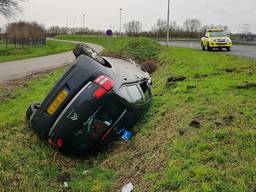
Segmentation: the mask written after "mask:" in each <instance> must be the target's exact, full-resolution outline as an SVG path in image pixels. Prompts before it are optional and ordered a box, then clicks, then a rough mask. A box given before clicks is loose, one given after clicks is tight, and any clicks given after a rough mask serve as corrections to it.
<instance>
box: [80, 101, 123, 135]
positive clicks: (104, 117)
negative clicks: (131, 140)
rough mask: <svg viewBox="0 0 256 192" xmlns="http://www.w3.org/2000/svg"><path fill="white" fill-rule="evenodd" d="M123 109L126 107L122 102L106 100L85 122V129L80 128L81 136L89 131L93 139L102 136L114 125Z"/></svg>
mask: <svg viewBox="0 0 256 192" xmlns="http://www.w3.org/2000/svg"><path fill="white" fill-rule="evenodd" d="M123 111H124V108H123V106H122V105H121V104H119V103H116V102H114V101H108V102H106V103H105V104H103V105H102V106H101V107H100V108H99V109H98V111H97V112H96V114H94V115H93V116H92V117H90V118H89V119H88V121H87V122H86V123H85V125H84V127H83V130H80V137H81V136H82V137H83V136H86V135H87V132H89V133H90V137H91V138H92V139H94V138H95V139H97V138H100V137H102V136H103V135H104V134H105V133H106V131H107V130H108V129H109V128H111V127H112V126H113V124H114V123H115V122H116V121H117V119H118V118H119V117H120V115H121V114H122V113H123ZM84 133H85V135H84Z"/></svg>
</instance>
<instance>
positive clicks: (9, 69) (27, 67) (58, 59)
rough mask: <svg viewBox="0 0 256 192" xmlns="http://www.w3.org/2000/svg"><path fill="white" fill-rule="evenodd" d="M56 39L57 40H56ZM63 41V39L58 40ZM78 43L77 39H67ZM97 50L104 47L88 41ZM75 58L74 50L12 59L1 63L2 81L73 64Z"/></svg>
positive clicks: (0, 76)
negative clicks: (16, 59) (30, 57)
mask: <svg viewBox="0 0 256 192" xmlns="http://www.w3.org/2000/svg"><path fill="white" fill-rule="evenodd" d="M54 41H55V40H54ZM57 41H63V40H57ZM66 42H71V43H78V42H76V41H66ZM86 44H87V45H88V46H90V47H91V48H93V49H94V50H95V51H97V52H101V51H102V50H103V47H101V46H99V45H95V44H91V43H86ZM74 59H75V56H74V55H73V53H72V51H69V52H64V53H60V54H56V55H49V56H44V57H36V58H32V59H24V60H18V61H10V62H4V63H0V83H3V82H8V81H10V80H14V79H19V78H22V77H25V76H27V75H30V74H33V73H38V72H41V71H46V70H51V69H56V68H59V67H62V66H65V65H69V64H71V63H72V62H73V61H74Z"/></svg>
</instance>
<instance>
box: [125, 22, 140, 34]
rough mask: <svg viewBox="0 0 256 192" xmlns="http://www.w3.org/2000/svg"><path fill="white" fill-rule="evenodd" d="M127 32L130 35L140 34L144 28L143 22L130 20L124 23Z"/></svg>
mask: <svg viewBox="0 0 256 192" xmlns="http://www.w3.org/2000/svg"><path fill="white" fill-rule="evenodd" d="M124 28H125V32H126V33H127V34H128V35H130V36H136V35H138V34H139V33H140V32H141V30H142V24H141V22H139V21H135V20H134V21H130V22H128V23H125V24H124Z"/></svg>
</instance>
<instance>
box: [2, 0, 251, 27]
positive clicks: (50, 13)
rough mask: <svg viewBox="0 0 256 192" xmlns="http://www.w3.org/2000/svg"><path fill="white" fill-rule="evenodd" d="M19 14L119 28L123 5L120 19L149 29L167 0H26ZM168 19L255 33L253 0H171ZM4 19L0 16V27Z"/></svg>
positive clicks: (62, 23) (163, 15)
mask: <svg viewBox="0 0 256 192" xmlns="http://www.w3.org/2000/svg"><path fill="white" fill-rule="evenodd" d="M22 5H23V7H24V12H23V14H20V15H19V16H18V17H17V20H20V19H22V20H27V21H33V20H35V21H38V22H39V23H42V24H45V26H46V27H48V26H50V25H60V26H67V24H68V26H69V27H73V26H76V27H77V26H78V27H82V25H83V16H82V15H83V14H85V15H86V21H85V23H86V26H88V27H89V28H94V29H107V28H110V27H111V26H114V28H115V29H118V28H119V9H120V8H123V22H127V21H130V20H134V19H135V20H138V21H140V22H142V23H143V28H144V29H151V27H152V25H154V24H155V23H156V20H157V19H158V18H161V19H166V14H167V0H72V1H67V0H29V1H27V2H26V3H23V4H22ZM171 17H172V20H175V21H177V22H178V23H180V24H182V23H183V22H184V20H185V19H186V18H198V19H199V20H201V21H202V22H203V23H204V24H222V25H227V26H229V27H230V28H231V29H232V31H233V32H239V31H242V24H250V29H251V31H252V32H256V1H255V0H242V1H241V0H171ZM6 22H7V21H6V20H5V19H4V18H2V17H0V26H3V25H4V24H5V23H6Z"/></svg>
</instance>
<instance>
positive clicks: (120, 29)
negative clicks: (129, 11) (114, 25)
mask: <svg viewBox="0 0 256 192" xmlns="http://www.w3.org/2000/svg"><path fill="white" fill-rule="evenodd" d="M122 11H123V9H122V8H120V28H119V33H120V36H121V35H122Z"/></svg>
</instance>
